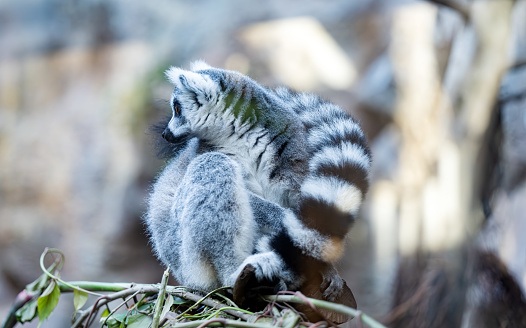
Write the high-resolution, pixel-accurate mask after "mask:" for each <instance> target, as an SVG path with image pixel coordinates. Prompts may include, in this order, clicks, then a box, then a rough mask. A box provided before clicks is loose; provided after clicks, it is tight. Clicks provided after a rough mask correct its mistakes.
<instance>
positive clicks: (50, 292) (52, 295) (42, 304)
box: [37, 280, 60, 327]
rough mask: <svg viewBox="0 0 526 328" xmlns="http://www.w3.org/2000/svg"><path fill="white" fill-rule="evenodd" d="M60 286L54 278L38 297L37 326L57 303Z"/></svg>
mask: <svg viewBox="0 0 526 328" xmlns="http://www.w3.org/2000/svg"><path fill="white" fill-rule="evenodd" d="M59 297H60V288H59V287H58V285H57V284H56V282H55V280H51V282H50V283H49V285H48V286H47V288H46V290H45V291H44V292H43V293H42V295H41V296H40V297H39V298H38V306H37V308H38V327H40V325H41V324H42V322H44V320H46V319H47V317H49V315H50V314H51V312H53V310H54V309H55V307H56V306H57V304H58V298H59Z"/></svg>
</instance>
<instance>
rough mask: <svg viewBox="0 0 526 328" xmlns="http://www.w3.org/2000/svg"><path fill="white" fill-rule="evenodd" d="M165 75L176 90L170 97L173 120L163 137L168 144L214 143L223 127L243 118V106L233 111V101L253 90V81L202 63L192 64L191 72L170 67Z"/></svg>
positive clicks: (238, 74)
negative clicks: (195, 139)
mask: <svg viewBox="0 0 526 328" xmlns="http://www.w3.org/2000/svg"><path fill="white" fill-rule="evenodd" d="M166 76H167V77H168V79H169V80H170V82H172V83H173V84H174V85H175V89H174V91H173V93H172V97H171V107H172V119H171V120H170V122H169V123H168V126H167V127H166V129H165V130H164V132H163V134H162V136H163V138H165V139H166V140H167V141H168V142H171V143H179V142H182V141H184V140H187V139H188V137H189V136H196V137H199V138H202V139H205V140H208V141H211V142H212V143H213V140H214V139H215V138H219V137H220V134H221V133H224V131H225V125H228V124H233V123H234V120H236V119H237V118H239V117H240V116H243V115H245V114H244V113H243V110H245V108H244V107H246V106H242V107H243V108H241V109H240V110H239V111H236V110H235V108H233V106H232V102H233V101H236V102H239V99H240V98H242V97H243V95H244V94H246V93H247V92H250V93H251V94H252V93H253V92H252V90H253V89H254V88H253V84H254V83H253V81H252V80H251V79H250V78H248V77H246V76H244V75H242V74H241V73H238V72H233V71H228V70H223V69H218V68H214V67H211V66H210V65H208V64H206V63H205V62H203V61H197V62H194V63H192V65H191V69H190V70H184V69H181V68H178V67H172V68H170V69H169V70H168V71H166ZM227 109H228V110H227ZM232 109H233V110H232Z"/></svg>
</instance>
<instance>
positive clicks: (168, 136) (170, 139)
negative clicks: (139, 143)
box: [161, 128, 177, 143]
mask: <svg viewBox="0 0 526 328" xmlns="http://www.w3.org/2000/svg"><path fill="white" fill-rule="evenodd" d="M161 136H162V137H163V139H164V140H166V141H168V142H171V143H175V142H177V138H176V137H175V136H174V134H173V133H172V131H170V129H169V128H166V129H164V131H163V133H162V134H161Z"/></svg>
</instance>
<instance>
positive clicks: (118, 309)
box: [2, 249, 384, 328]
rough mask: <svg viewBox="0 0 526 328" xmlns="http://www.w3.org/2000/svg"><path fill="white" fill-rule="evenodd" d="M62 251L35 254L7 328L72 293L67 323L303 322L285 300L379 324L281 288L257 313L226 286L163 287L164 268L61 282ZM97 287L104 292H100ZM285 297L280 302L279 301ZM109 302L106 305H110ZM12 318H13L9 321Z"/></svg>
mask: <svg viewBox="0 0 526 328" xmlns="http://www.w3.org/2000/svg"><path fill="white" fill-rule="evenodd" d="M49 254H52V255H57V254H58V255H59V257H58V258H57V257H54V263H53V264H52V265H51V266H50V267H49V268H47V269H46V268H45V267H44V258H45V257H46V256H47V255H49ZM63 262H64V255H63V254H62V253H61V252H60V251H58V250H56V249H46V250H45V251H44V253H43V254H42V256H41V263H40V264H41V267H42V270H43V271H44V274H43V275H42V276H40V277H39V278H38V279H37V280H35V281H34V282H33V283H31V284H29V285H27V286H26V289H24V290H23V291H22V292H21V293H20V294H19V296H18V297H17V301H15V304H14V305H13V308H12V310H11V312H10V314H9V316H8V318H7V319H6V321H5V322H4V324H3V325H2V328H11V327H13V326H14V324H15V323H16V321H18V322H20V323H24V322H29V321H32V320H34V319H35V318H36V317H37V316H38V318H39V319H38V320H39V327H40V325H41V324H42V323H43V322H44V321H45V320H46V319H47V318H48V317H49V316H50V314H51V313H52V312H53V310H54V309H55V307H56V306H57V303H58V301H59V298H60V295H61V294H62V293H71V292H72V293H73V295H74V296H73V305H74V309H75V313H74V314H73V321H74V322H73V325H72V327H73V328H75V327H91V326H93V324H94V322H95V321H96V316H97V312H99V311H100V310H102V315H101V316H100V317H99V320H98V321H99V323H100V326H101V327H108V328H150V327H151V328H159V327H165V328H183V327H216V326H231V327H244V328H270V327H290V328H292V327H309V326H311V325H313V323H309V322H306V320H305V318H304V317H303V316H302V314H301V313H299V312H298V311H296V310H295V309H294V308H293V307H291V306H290V305H288V304H287V303H302V304H307V305H309V306H311V307H313V308H316V307H319V308H325V309H329V310H332V311H337V312H340V313H344V314H346V315H349V316H358V319H359V320H360V321H362V322H364V323H366V324H367V325H369V326H370V327H384V326H382V325H381V324H379V323H378V322H376V321H374V320H373V319H372V318H370V317H368V316H367V315H365V314H361V313H360V312H358V311H357V310H355V309H351V308H348V307H346V306H343V305H341V304H334V303H329V302H324V301H319V300H315V299H309V298H306V297H305V296H303V295H302V294H300V293H292V292H287V294H290V295H273V296H265V297H262V299H265V300H266V301H267V302H268V305H267V307H266V308H265V309H264V310H263V311H262V312H258V313H253V312H251V311H248V310H246V309H241V308H239V307H238V306H237V305H236V304H234V302H233V301H231V300H230V299H229V298H228V297H227V296H225V295H224V294H225V291H227V290H229V289H230V288H229V287H222V288H219V289H217V290H215V291H212V292H210V293H208V294H207V295H204V296H200V295H198V294H196V293H193V292H191V291H189V290H188V289H187V288H184V287H177V286H168V285H167V284H166V282H167V278H168V269H167V270H166V271H165V273H164V275H163V279H162V282H161V283H160V284H158V285H150V284H119V283H103V282H85V281H84V282H83V281H77V282H65V281H63V280H62V279H60V278H59V277H58V274H59V270H60V269H61V268H62V266H63ZM99 292H105V294H100V293H99ZM89 294H93V295H96V296H98V298H97V300H96V301H95V302H94V303H93V305H91V306H89V307H88V308H86V309H83V307H84V306H85V305H86V303H87V301H88V295H89ZM284 302H286V303H284ZM110 304H111V307H110ZM14 319H16V320H14ZM315 325H316V326H321V327H327V326H331V325H334V324H331V323H330V322H319V323H316V324H315Z"/></svg>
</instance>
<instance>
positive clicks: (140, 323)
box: [126, 313, 153, 328]
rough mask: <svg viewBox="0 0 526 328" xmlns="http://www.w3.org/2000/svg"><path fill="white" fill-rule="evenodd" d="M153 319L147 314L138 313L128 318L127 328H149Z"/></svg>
mask: <svg viewBox="0 0 526 328" xmlns="http://www.w3.org/2000/svg"><path fill="white" fill-rule="evenodd" d="M152 321H153V318H152V317H151V316H148V315H146V314H142V313H136V314H132V315H130V316H129V317H128V320H127V324H128V325H127V326H126V327H127V328H148V327H149V326H150V324H151V323H152Z"/></svg>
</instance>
